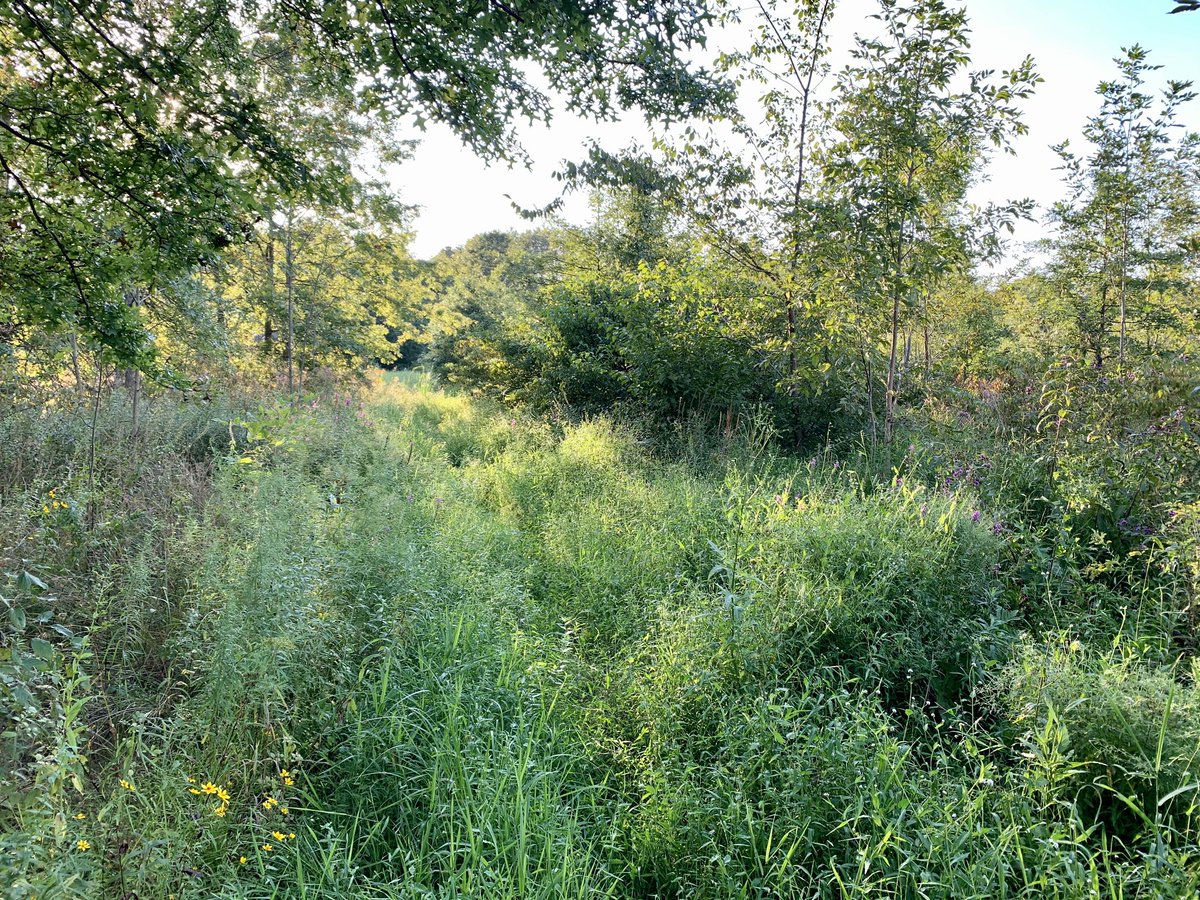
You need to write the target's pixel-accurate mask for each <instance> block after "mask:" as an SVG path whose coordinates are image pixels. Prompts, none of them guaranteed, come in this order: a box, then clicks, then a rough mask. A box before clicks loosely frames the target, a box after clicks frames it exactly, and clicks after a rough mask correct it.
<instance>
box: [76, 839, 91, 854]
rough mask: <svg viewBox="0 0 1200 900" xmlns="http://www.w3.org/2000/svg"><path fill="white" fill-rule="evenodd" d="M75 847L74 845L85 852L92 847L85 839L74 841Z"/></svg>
mask: <svg viewBox="0 0 1200 900" xmlns="http://www.w3.org/2000/svg"><path fill="white" fill-rule="evenodd" d="M75 847H76V848H77V849H79V850H82V851H84V852H85V853H86V852H87V851H88V850H91V849H92V845H91V844H89V843H88V842H87V841H76V842H75Z"/></svg>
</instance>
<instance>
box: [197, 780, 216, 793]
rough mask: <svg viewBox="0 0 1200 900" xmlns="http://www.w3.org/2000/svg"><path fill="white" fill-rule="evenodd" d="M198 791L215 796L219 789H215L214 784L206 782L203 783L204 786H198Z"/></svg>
mask: <svg viewBox="0 0 1200 900" xmlns="http://www.w3.org/2000/svg"><path fill="white" fill-rule="evenodd" d="M200 790H201V791H203V792H204V793H206V794H215V793H216V792H217V791H219V790H220V788H219V787H217V786H216V785H215V784H213V783H212V782H211V781H206V782H204V784H202V785H200Z"/></svg>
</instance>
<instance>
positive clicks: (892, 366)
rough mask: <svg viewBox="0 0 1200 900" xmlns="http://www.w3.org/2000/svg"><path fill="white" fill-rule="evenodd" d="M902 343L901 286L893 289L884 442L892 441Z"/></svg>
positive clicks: (884, 403)
mask: <svg viewBox="0 0 1200 900" xmlns="http://www.w3.org/2000/svg"><path fill="white" fill-rule="evenodd" d="M899 343H900V286H899V285H897V286H896V287H894V288H893V289H892V340H891V349H890V351H889V353H888V370H887V386H886V388H885V393H884V396H883V442H884V443H885V444H890V443H891V442H892V430H893V428H894V426H895V419H896V347H897V345H898V344H899Z"/></svg>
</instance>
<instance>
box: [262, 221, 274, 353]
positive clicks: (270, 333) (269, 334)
mask: <svg viewBox="0 0 1200 900" xmlns="http://www.w3.org/2000/svg"><path fill="white" fill-rule="evenodd" d="M274 216H275V211H274V210H272V209H269V210H267V249H266V253H265V254H264V256H265V261H266V264H267V298H266V306H267V308H266V310H264V315H263V354H264V355H265V356H267V357H268V358H270V357H271V356H273V355H274V351H275V327H274V325H272V323H271V315H272V314H273V313H274V312H275V218H274Z"/></svg>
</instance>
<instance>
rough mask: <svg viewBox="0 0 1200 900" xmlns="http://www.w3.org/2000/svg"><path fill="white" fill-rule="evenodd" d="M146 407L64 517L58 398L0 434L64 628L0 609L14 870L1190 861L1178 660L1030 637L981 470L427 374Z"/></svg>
mask: <svg viewBox="0 0 1200 900" xmlns="http://www.w3.org/2000/svg"><path fill="white" fill-rule="evenodd" d="M105 415H106V416H110V415H111V417H112V418H111V421H110V420H109V419H105V420H104V422H103V423H102V424H101V426H100V429H101V434H102V436H105V437H106V439H108V437H107V436H109V435H114V436H115V435H116V434H117V433H118V431H119V428H120V427H121V425H120V422H121V421H122V417H121V414H120V412H119V410H116V409H114V410H112V411H106V413H105ZM149 415H151V416H158V417H159V418H158V419H154V420H153V421H155V422H156V423H157V424H155V425H154V426H153V428H154V429H156V430H155V431H154V432H152V433H153V434H158V435H161V436H163V437H162V439H161V441H160V442H159V443H158V445H157V446H156V448H155V450H154V453H153V457H152V458H153V460H154V462H153V464H151V463H150V462H149V459H150V458H151V457H150V454H147V456H145V457H143V458H142V459H143V461H142V462H140V463H137V464H136V466H135V464H134V463H128V465H129V466H130V467H131V468H130V469H129V470H128V471H129V472H130V473H131V474H132V473H134V472H143V473H146V472H148V471H157V472H162V473H166V474H163V475H162V480H161V481H155V480H153V479H149V480H143V481H140V482H138V481H130V480H129V479H127V478H124V477H121V478H118V477H116V475H114V476H113V477H112V479H111V480H106V479H101V483H100V485H99V487H98V488H97V490H99V491H102V492H104V493H103V497H102V499H103V501H104V508H105V509H106V510H107V512H106V513H105V516H104V517H102V518H103V520H104V524H103V525H102V526H98V527H97V528H95V529H93V530H91V531H88V530H87V529H86V528H85V527H82V526H78V527H76V526H71V525H70V524H69V523H67V522H66V521H65V520H64V523H63V524H61V525H59V524H57V523H47V522H46V521H44V520H45V515H44V514H42V513H41V512H40V506H38V505H37V501H38V499H40V498H42V497H43V496H44V495H45V491H46V490H47V489H48V486H49V485H51V484H52V483H53V484H59V485H62V484H73V485H76V486H78V484H79V478H78V471H79V469H78V465H79V460H80V458H81V457H80V453H81V452H82V451H81V449H80V447H81V446H82V445H81V444H80V443H79V437H80V434H79V426H78V425H75V426H69V425H63V424H62V423H61V422H59V421H58V420H57V419H56V418H55V417H54V416H49V417H42V418H39V419H36V420H33V419H31V420H29V421H26V422H25V423H24V424H23V425H22V426H21V427H22V428H25V429H26V432H24V434H26V436H25V437H22V436H21V434H19V433H17V432H16V431H15V428H16V426H13V425H11V424H10V425H7V426H6V427H7V428H9V432H8V433H6V435H4V437H3V440H5V441H7V442H8V443H7V444H4V446H18V445H19V446H20V448H21V449H20V453H21V454H22V458H23V459H24V460H25V462H24V463H23V469H22V472H23V474H22V475H21V476H20V477H19V478H11V479H9V480H8V481H6V482H5V484H4V486H3V495H2V496H3V501H4V507H3V510H0V511H2V512H3V526H2V527H3V528H4V530H5V531H4V533H5V534H6V535H15V536H20V535H23V534H26V533H27V532H28V531H29V529H31V528H34V527H36V528H39V529H41V532H40V534H39V536H37V537H36V538H26V540H25V543H24V544H18V543H17V542H16V540H15V539H14V538H11V537H10V538H8V539H7V540H6V542H5V547H9V548H14V547H17V546H23V547H28V546H34V545H36V546H37V549H38V552H39V553H40V554H41V556H40V557H39V561H38V563H37V564H36V565H34V564H33V563H29V565H30V566H33V567H34V569H36V571H31V573H30V574H31V575H33V576H34V578H35V579H36V581H30V580H28V579H25V580H24V581H22V580H21V573H22V572H25V571H26V568H24V567H23V566H25V564H24V563H21V562H20V560H19V559H18V557H17V553H16V551H13V550H6V551H5V554H6V558H5V566H6V569H11V570H12V571H13V572H14V573H16V574H14V576H13V578H12V579H11V583H10V584H9V586H7V587H5V588H4V589H3V591H2V593H3V594H4V596H5V598H6V601H7V600H8V598H10V595H11V597H15V598H18V599H20V601H21V603H22V604H24V605H25V606H26V607H28V608H29V609H30V611H31V615H30V616H29V620H30V621H33V620H35V619H36V617H37V614H38V613H36V610H38V609H40V608H41V606H56V605H57V604H58V601H57V600H56V601H55V602H54V603H50V602H49V601H48V600H47V597H48V596H50V595H54V594H55V592H56V591H60V590H61V589H60V585H63V586H71V588H72V589H71V591H70V592H69V595H68V594H67V592H66V591H62V593H63V595H65V596H68V599H67V600H66V601H64V602H63V604H62V605H63V606H64V607H65V608H64V609H63V610H62V613H61V621H62V623H63V625H64V628H65V629H66V630H68V631H69V632H70V635H71V636H70V637H68V636H67V635H66V634H63V633H60V632H56V631H53V629H52V628H51V626H52V625H53V624H54V623H57V622H59V621H60V618H59V617H60V613H59V611H58V610H57V609H56V610H55V617H54V618H53V620H52V619H49V618H48V619H46V620H45V621H44V622H43V621H38V622H36V623H35V624H32V625H31V624H30V623H29V622H26V624H25V630H23V631H21V632H20V633H18V632H17V630H16V629H15V626H12V624H11V623H10V626H7V627H9V629H10V630H9V631H7V632H6V638H8V637H11V638H12V641H13V642H14V643H13V645H14V646H22V647H25V648H26V649H25V650H18V651H17V656H18V658H19V659H24V656H22V655H21V654H25V655H27V656H30V657H33V658H35V659H42V663H44V665H43V666H42V668H41V670H38V669H37V667H31V668H30V670H29V673H27V674H23V673H25V669H18V668H17V667H16V666H14V665H13V663H12V662H11V660H12V659H13V658H14V657H13V656H11V655H10V656H8V657H5V660H7V661H8V662H6V663H5V664H6V665H8V668H3V669H0V675H3V676H4V683H5V685H6V687H7V688H8V695H11V696H10V697H9V700H8V701H6V702H9V703H10V707H11V708H12V709H17V708H18V707H21V709H22V710H24V711H19V715H17V716H16V717H15V721H17V725H16V727H15V728H14V729H13V733H12V734H11V735H10V736H9V737H8V738H6V741H7V743H6V747H7V748H9V749H8V750H7V752H9V753H10V754H11V755H12V759H13V760H14V766H13V775H12V776H11V777H10V778H8V779H6V781H5V782H4V789H5V797H4V800H3V815H4V823H5V826H6V832H7V834H6V836H5V838H4V840H3V844H2V845H0V846H2V848H3V853H4V857H3V861H2V862H0V872H3V873H4V875H5V876H6V877H5V879H4V883H6V884H8V885H10V886H9V887H8V888H7V890H8V896H11V897H27V896H34V895H36V896H39V897H47V896H59V897H119V896H144V897H168V896H172V895H173V896H176V897H179V898H183V897H229V898H235V897H237V898H251V897H253V898H259V897H263V898H265V897H298V898H300V897H302V898H335V897H336V898H342V897H373V898H401V897H404V898H408V897H464V898H465V897H472V898H476V897H512V898H540V897H545V898H550V897H554V898H560V897H561V898H565V897H573V898H578V897H763V898H766V897H839V898H840V897H946V898H965V897H980V898H982V897H1005V896H1012V897H1030V898H1032V897H1063V898H1068V897H1070V898H1073V897H1080V898H1082V897H1096V896H1105V897H1187V896H1193V895H1195V892H1196V891H1197V890H1198V889H1200V862H1198V861H1200V856H1198V854H1200V843H1198V839H1197V833H1196V821H1197V820H1196V796H1197V791H1196V790H1195V783H1196V782H1197V780H1198V776H1200V765H1198V764H1197V748H1198V747H1200V734H1198V733H1197V731H1196V729H1195V727H1194V724H1193V720H1194V718H1195V716H1194V711H1195V707H1196V705H1197V700H1196V695H1195V691H1196V689H1195V672H1194V671H1192V670H1191V669H1189V668H1188V667H1187V664H1183V663H1177V662H1173V661H1172V660H1168V659H1164V657H1163V656H1162V654H1161V653H1160V652H1159V653H1157V654H1156V653H1151V652H1149V645H1147V644H1145V643H1144V642H1139V641H1138V640H1134V639H1132V637H1130V636H1129V635H1125V636H1121V635H1119V634H1117V633H1114V634H1112V635H1111V641H1115V642H1116V644H1115V646H1116V649H1113V646H1112V644H1111V643H1110V646H1108V647H1105V646H1100V645H1098V644H1096V643H1095V642H1091V641H1089V640H1088V639H1087V638H1086V636H1084V640H1081V639H1080V637H1079V636H1076V635H1075V633H1074V632H1073V631H1072V630H1071V628H1070V624H1071V623H1065V628H1064V630H1063V631H1061V632H1060V631H1054V630H1051V629H1050V628H1049V625H1048V623H1050V622H1052V621H1053V618H1054V617H1053V616H1052V615H1050V614H1048V613H1047V612H1046V611H1045V610H1044V609H1042V608H1040V607H1038V606H1037V602H1038V601H1037V599H1036V598H1022V596H1021V594H1020V592H1019V589H1018V588H1015V587H1014V584H1015V582H1014V581H1013V580H1012V578H1011V577H1010V573H1011V571H1012V565H1013V564H1012V562H1011V559H1010V554H1011V547H1012V545H1011V542H1010V537H1009V536H1008V534H1007V533H1005V532H1003V531H1002V530H1001V529H996V528H995V527H994V522H995V519H994V517H993V515H992V511H991V510H990V509H989V508H988V507H987V506H986V505H985V504H984V500H982V499H981V498H980V496H979V494H978V493H977V487H976V486H975V485H973V484H970V483H969V482H968V483H960V484H951V485H947V484H946V483H945V482H944V481H943V480H939V479H934V478H931V477H929V478H927V477H922V473H921V472H920V471H919V466H913V467H911V468H909V469H903V470H897V471H892V470H891V466H892V464H893V461H891V460H888V461H887V470H886V471H884V470H883V466H882V465H876V464H875V463H873V462H872V461H871V460H869V459H867V458H865V457H862V456H860V457H857V458H855V457H853V456H851V457H840V458H835V457H834V456H832V455H828V454H826V455H822V457H821V458H818V459H814V460H812V461H811V462H810V461H808V460H790V459H787V458H782V457H776V456H774V455H773V454H772V453H771V452H770V451H769V450H768V449H767V448H766V444H765V443H764V442H762V441H761V440H758V439H757V438H756V437H754V436H750V437H749V438H747V439H746V440H745V441H739V439H738V438H737V437H736V436H732V435H730V436H726V438H725V439H724V440H723V441H722V443H721V445H720V446H717V447H711V448H709V449H707V450H705V452H704V457H703V461H701V457H700V456H699V455H698V454H697V453H693V454H692V455H691V458H689V459H688V460H686V461H679V462H675V461H671V460H670V459H669V458H667V457H664V456H662V455H652V453H651V451H650V449H649V448H648V447H646V446H645V445H644V444H643V443H642V442H641V441H640V440H639V439H638V436H637V435H636V434H634V433H631V432H630V431H629V430H628V429H627V428H624V427H621V426H618V425H616V424H614V423H612V422H609V421H607V420H604V419H594V420H591V421H588V422H584V423H582V424H578V425H574V426H567V427H565V428H554V427H550V426H548V425H546V424H544V423H541V422H537V421H530V420H526V419H524V418H522V417H520V416H516V415H514V414H513V413H511V412H508V411H502V410H498V409H491V408H488V407H486V406H484V405H480V404H476V403H472V402H470V401H468V400H466V399H465V398H462V397H458V396H452V395H447V394H443V393H441V392H439V391H438V390H436V389H435V388H434V387H433V386H432V385H431V384H429V383H428V381H426V380H424V379H421V378H419V377H414V376H399V377H397V376H389V377H388V378H386V379H384V380H381V381H380V382H378V383H376V385H375V386H374V387H373V389H372V391H371V392H370V393H369V395H367V397H366V398H365V401H363V402H361V403H360V400H359V399H356V398H353V397H345V396H342V397H326V398H322V399H318V400H314V401H313V402H311V403H308V402H306V403H305V404H304V405H302V406H298V407H278V408H269V409H268V408H263V409H260V410H258V411H256V412H252V413H250V414H239V415H237V416H233V415H228V416H226V417H225V418H226V419H227V420H228V419H237V420H238V421H240V422H241V423H242V424H243V425H244V426H245V428H246V434H247V435H248V436H249V438H250V439H251V440H253V441H254V443H253V444H249V443H248V444H246V445H244V446H235V444H236V441H234V442H233V444H230V443H229V442H228V441H227V442H226V445H227V446H225V447H223V448H220V447H219V448H217V449H216V450H215V451H214V450H212V449H211V445H210V448H209V449H208V450H206V451H205V452H204V453H201V454H200V456H201V457H202V458H201V459H198V460H197V459H195V457H196V455H197V454H196V452H195V450H194V446H195V436H196V435H199V434H203V433H206V429H208V428H209V422H211V421H212V419H213V418H214V417H212V416H211V415H209V416H207V417H205V416H195V413H194V411H191V410H188V409H183V408H179V407H176V406H172V405H171V404H170V403H168V402H167V401H165V400H164V401H161V402H160V404H159V405H158V406H157V407H152V411H151V412H150V413H149ZM189 417H192V418H189ZM217 418H220V417H217ZM202 420H203V421H202ZM185 423H190V424H188V425H187V427H186V428H185V427H184V424H185ZM150 427H151V426H149V425H147V429H149V428H150ZM39 429H45V430H47V433H49V432H51V431H53V430H55V429H62V430H63V433H64V434H65V435H66V437H64V438H63V439H62V440H58V441H49V440H46V441H39V440H37V439H36V438H35V437H33V436H34V435H36V434H38V433H39V431H38V430H39ZM73 429H74V430H73ZM226 433H227V434H232V432H229V430H228V428H227V427H226ZM173 434H179V435H184V437H180V438H174V437H172V438H170V439H168V438H167V437H166V435H173ZM141 439H142V440H146V438H145V437H143V438H141ZM111 440H112V441H113V443H114V444H115V437H114V438H112V439H111ZM697 445H698V443H697ZM39 448H42V449H39ZM116 461H117V460H116V455H115V451H114V464H115V463H116ZM151 465H152V467H151V468H149V469H148V468H147V467H148V466H151ZM153 467H157V468H153ZM121 471H125V470H121ZM71 473H75V474H71ZM172 473H173V474H172ZM134 483H136V484H138V485H140V487H139V490H140V491H142V492H143V493H144V494H145V496H144V497H141V498H140V499H139V498H138V496H136V495H135V496H133V497H128V498H125V499H120V500H119V499H118V498H119V497H122V496H123V495H121V494H120V493H119V492H120V491H121V490H122V489H123V486H127V485H130V484H134ZM68 493H70V491H68ZM985 499H986V498H985ZM72 502H74V501H72ZM55 512H61V510H55ZM977 513H978V515H977ZM118 520H120V521H128V522H130V523H131V524H130V525H129V526H128V527H125V526H123V527H121V528H119V529H118V528H117V527H116V526H115V525H113V524H109V523H110V522H115V521H118ZM72 528H74V529H75V530H72ZM39 584H41V585H44V588H43V587H39ZM1155 602H1156V603H1159V602H1163V601H1162V598H1161V597H1159V598H1158V599H1156V601H1155ZM39 604H41V606H39ZM1147 615H1149V613H1147ZM68 623H69V624H68ZM31 629H36V637H37V640H39V641H42V642H43V644H45V645H46V646H49V647H50V651H45V648H44V647H43V644H38V645H37V649H36V650H35V648H34V645H33V644H32V638H33V636H34V631H33V630H31ZM20 641H24V643H23V644H20V643H18V642H20ZM72 641H73V642H74V643H72ZM39 650H41V651H44V652H43V655H44V656H45V658H44V659H43V658H42V657H38V656H37V652H38V651H39ZM21 679H24V680H23V681H21ZM18 682H19V683H18ZM18 688H19V689H21V690H24V691H25V692H26V694H28V695H29V696H30V698H31V700H32V701H33V707H36V709H34V708H33V707H29V708H26V707H27V706H28V705H26V706H22V705H21V704H22V699H21V698H22V697H23V696H24V695H19V694H18V692H17V689H18ZM6 696H7V695H6ZM81 701H83V702H82V704H81ZM76 778H77V779H78V781H77V782H76V781H75V780H73V779H76ZM122 781H123V782H124V784H122ZM224 797H227V798H228V799H223V798H224ZM80 841H85V842H86V844H87V846H86V848H83V845H80V844H79V842H80Z"/></svg>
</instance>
